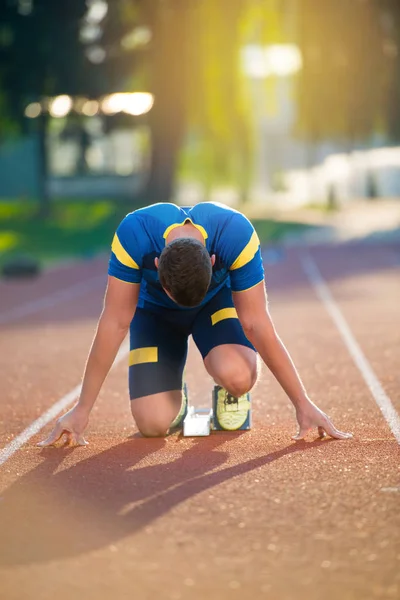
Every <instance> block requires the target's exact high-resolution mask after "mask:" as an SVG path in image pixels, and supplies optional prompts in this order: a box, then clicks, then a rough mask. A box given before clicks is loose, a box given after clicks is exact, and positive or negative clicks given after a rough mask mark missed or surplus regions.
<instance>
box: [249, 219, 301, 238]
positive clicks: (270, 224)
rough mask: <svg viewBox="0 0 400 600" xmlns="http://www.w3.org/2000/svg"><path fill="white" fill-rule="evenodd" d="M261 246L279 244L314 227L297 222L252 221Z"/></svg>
mask: <svg viewBox="0 0 400 600" xmlns="http://www.w3.org/2000/svg"><path fill="white" fill-rule="evenodd" d="M252 223H253V225H254V228H255V230H256V231H257V234H258V237H259V238H260V242H261V244H268V243H270V242H279V241H281V240H282V239H283V238H284V237H286V236H288V235H294V234H300V233H303V232H304V231H307V230H309V229H310V228H311V227H312V225H308V224H306V223H297V222H295V221H275V220H273V219H252Z"/></svg>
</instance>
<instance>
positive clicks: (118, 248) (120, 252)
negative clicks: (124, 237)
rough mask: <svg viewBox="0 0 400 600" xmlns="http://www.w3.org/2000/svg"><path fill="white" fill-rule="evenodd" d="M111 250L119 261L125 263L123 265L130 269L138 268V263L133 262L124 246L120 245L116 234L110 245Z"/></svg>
mask: <svg viewBox="0 0 400 600" xmlns="http://www.w3.org/2000/svg"><path fill="white" fill-rule="evenodd" d="M111 250H112V251H113V252H114V254H115V256H116V257H117V258H118V260H119V262H120V263H122V264H123V265H125V267H131V269H139V268H140V267H139V265H137V264H136V263H135V261H134V260H133V258H132V257H131V256H130V255H129V254H128V253H127V251H126V250H125V248H124V247H123V246H122V244H121V242H120V241H119V239H118V236H117V234H115V235H114V239H113V243H112V245H111Z"/></svg>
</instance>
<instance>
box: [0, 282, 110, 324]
mask: <svg viewBox="0 0 400 600" xmlns="http://www.w3.org/2000/svg"><path fill="white" fill-rule="evenodd" d="M100 283H102V284H104V287H105V284H106V278H105V276H104V275H97V276H96V277H91V278H90V279H87V280H86V281H84V282H79V283H75V284H74V285H71V286H70V287H67V288H64V289H63V290H59V291H57V292H54V293H53V294H49V295H48V296H44V297H43V298H38V299H37V300H32V302H26V303H25V304H22V305H21V306H16V307H15V308H11V309H10V310H7V311H5V312H3V313H0V325H4V323H9V322H10V321H15V320H16V319H22V318H23V317H27V316H28V315H32V314H34V313H36V312H39V311H41V310H44V309H46V308H52V307H53V306H55V305H56V304H60V303H61V302H66V301H67V300H73V299H75V298H78V297H79V296H83V294H86V292H89V291H90V290H91V289H92V288H95V287H96V286H97V285H99V284H100Z"/></svg>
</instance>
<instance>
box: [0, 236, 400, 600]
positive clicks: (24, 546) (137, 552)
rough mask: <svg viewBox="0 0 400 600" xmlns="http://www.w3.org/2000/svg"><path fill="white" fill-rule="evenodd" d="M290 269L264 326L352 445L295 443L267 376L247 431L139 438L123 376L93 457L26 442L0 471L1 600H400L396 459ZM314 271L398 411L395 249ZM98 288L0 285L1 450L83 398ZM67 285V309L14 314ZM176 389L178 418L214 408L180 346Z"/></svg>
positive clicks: (281, 400)
mask: <svg viewBox="0 0 400 600" xmlns="http://www.w3.org/2000/svg"><path fill="white" fill-rule="evenodd" d="M301 254H302V250H298V249H295V248H294V249H291V250H288V251H287V253H286V255H285V257H284V260H282V261H281V262H279V263H277V264H274V265H268V264H266V274H267V282H268V292H269V298H270V306H271V311H272V314H273V317H274V320H275V323H276V326H277V329H278V331H279V333H280V335H281V337H282V338H283V340H284V341H285V343H286V345H287V346H288V348H289V350H290V352H291V354H292V356H293V358H294V360H295V363H296V365H297V367H298V369H299V371H300V373H301V375H302V378H303V380H304V382H305V384H306V387H307V389H308V391H309V393H310V395H311V396H312V398H313V399H314V400H315V401H316V402H317V404H318V405H320V406H321V408H323V409H324V410H326V411H327V412H328V413H329V414H330V416H331V417H332V418H333V420H334V422H335V424H336V425H337V427H339V428H341V429H344V430H351V431H353V432H354V434H355V437H354V439H353V440H351V441H343V442H339V441H332V440H327V441H319V440H316V439H315V436H313V435H310V436H309V438H308V439H307V440H306V441H304V442H300V443H295V442H292V441H291V438H290V436H291V434H293V433H294V432H295V430H296V425H295V420H294V414H293V409H292V407H291V405H290V403H289V401H288V400H287V398H286V397H285V395H284V394H283V392H282V391H281V390H280V388H279V386H278V385H277V384H276V382H275V381H274V380H273V378H272V376H271V375H270V374H269V373H268V371H267V369H265V368H264V369H263V371H262V375H261V378H260V382H259V383H258V385H257V387H256V389H255V390H254V392H253V406H254V409H253V410H254V412H253V422H254V426H253V429H252V431H250V432H246V433H242V434H240V433H222V432H218V433H217V432H215V433H213V434H212V435H211V436H210V437H209V438H198V439H195V438H193V439H188V438H182V436H181V435H180V434H175V435H173V436H171V437H169V438H168V439H166V440H147V439H144V438H141V437H140V436H139V435H138V434H137V432H136V430H135V428H134V426H133V424H132V422H131V417H130V411H129V400H128V395H127V368H126V363H125V361H124V360H123V361H122V362H120V363H119V364H118V365H117V366H116V367H115V368H114V369H113V370H112V372H111V374H110V376H109V378H108V379H107V381H106V384H105V386H104V389H103V390H102V393H101V395H100V398H99V401H98V403H97V404H96V406H95V409H94V411H93V416H92V419H91V422H90V426H89V430H88V439H89V441H90V446H89V447H87V448H76V449H45V450H41V449H38V448H37V447H36V446H35V443H36V442H37V441H38V440H39V439H41V437H42V436H41V435H40V434H37V435H34V436H33V437H32V438H31V439H30V440H29V441H28V442H27V443H26V444H25V445H23V446H22V447H21V448H20V449H18V450H17V451H16V452H15V453H14V454H13V455H12V456H11V457H10V458H9V459H8V460H7V461H6V462H4V464H3V465H2V466H1V467H0V532H1V537H0V539H1V541H0V581H1V593H0V597H1V598H4V600H30V599H34V598H35V599H37V598H40V599H43V600H46V599H50V598H51V599H52V600H53V599H54V597H55V596H56V597H57V599H58V600H60V599H64V598H65V599H70V598H71V597H73V595H74V594H77V593H78V594H83V595H84V597H85V599H86V600H91V599H96V600H103V599H104V600H105V599H107V600H108V599H109V598H114V599H120V598H121V599H124V598H130V599H131V598H135V599H136V598H140V599H147V598H149V599H150V598H151V599H153V598H162V599H164V598H165V599H171V600H179V599H180V598H182V599H183V598H185V599H186V598H189V599H192V598H193V599H199V600H200V599H203V598H205V597H208V598H210V599H211V598H215V599H221V600H225V599H228V598H229V599H232V600H235V598H243V597H249V598H266V599H273V600H275V599H279V600H291V599H292V598H296V599H298V598H300V599H303V598H304V599H307V600H308V599H311V600H314V599H315V600H320V599H321V598H324V600H336V599H337V598H341V599H343V600H350V599H352V600H353V599H354V600H355V599H357V600H358V599H362V600H367V599H369V598H371V599H372V598H393V599H395V598H399V596H400V544H399V539H400V536H399V533H400V502H399V501H400V484H399V445H398V443H397V442H396V439H395V437H394V435H393V432H392V431H391V430H390V428H389V426H388V424H387V422H386V420H385V419H384V417H383V415H382V413H381V411H380V410H379V408H378V406H377V404H376V402H375V400H374V398H373V396H372V395H371V392H370V390H369V388H368V387H367V385H366V383H365V381H364V379H363V377H362V374H361V373H360V370H359V369H358V368H357V366H356V365H355V363H354V361H353V359H352V358H351V356H350V354H349V351H348V348H347V346H346V344H345V343H344V341H343V338H342V336H341V334H340V332H339V330H338V328H337V326H336V325H335V323H334V322H333V320H332V318H331V316H330V314H328V312H327V310H326V307H325V305H324V304H323V303H322V302H321V300H320V299H319V297H318V296H317V295H316V292H315V289H314V288H313V287H312V285H311V284H310V281H309V279H308V278H307V276H306V274H305V272H304V269H303V266H302V261H301ZM311 255H312V260H313V261H315V264H316V265H317V267H318V269H319V271H320V273H321V274H322V276H323V278H324V280H325V282H326V283H327V284H328V286H329V290H330V292H331V293H332V295H333V298H334V301H335V302H336V305H337V307H338V308H339V310H340V311H341V314H342V315H343V317H344V318H345V320H346V322H347V324H348V326H349V327H350V330H351V333H352V335H353V336H354V338H355V340H356V342H357V343H358V344H359V346H360V348H361V350H362V352H363V354H364V356H365V358H366V359H367V361H368V364H369V365H370V367H371V368H372V370H373V372H374V373H375V375H376V377H377V378H378V380H379V382H380V384H381V385H382V387H383V389H384V391H385V393H386V395H387V396H388V398H389V399H390V401H391V403H392V405H393V407H394V408H395V409H396V410H397V412H399V411H400V385H399V384H400V380H399V372H400V371H399V355H400V327H399V322H400V318H399V317H400V315H399V307H398V305H399V302H398V298H399V297H400V293H399V292H400V289H399V287H400V286H399V273H398V264H399V262H400V261H399V257H400V249H399V247H398V246H395V245H377V244H375V245H363V244H348V245H343V246H338V247H320V248H314V249H312V250H311ZM104 272H105V263H104V262H103V261H102V260H97V261H94V262H93V263H92V264H91V263H85V264H82V265H76V266H69V267H64V268H63V269H61V270H60V271H57V270H56V271H52V272H50V273H48V274H46V275H44V276H42V277H41V278H40V279H38V280H36V281H33V282H29V283H5V282H3V283H0V323H1V324H0V356H1V363H0V383H1V404H0V440H1V444H0V447H2V448H4V447H6V446H7V444H9V443H10V442H11V441H12V440H13V439H15V438H16V436H18V434H20V433H21V431H23V430H24V429H25V428H27V427H29V426H30V424H31V423H32V422H33V421H34V420H35V419H37V418H38V417H39V416H40V415H41V414H43V413H44V412H45V411H46V410H47V409H48V408H50V407H51V406H52V405H53V404H54V403H55V402H56V401H57V400H59V399H60V398H62V397H63V396H65V394H67V393H68V392H69V391H70V390H71V389H73V388H74V387H75V386H76V385H77V384H78V383H79V381H80V377H81V373H82V368H83V364H84V361H85V359H86V355H87V351H88V348H89V345H90V342H91V339H92V336H93V333H94V328H95V325H96V320H97V317H98V315H99V311H100V308H101V300H102V294H103V291H104V283H103V281H102V279H101V276H102V274H103V273H104ZM92 277H100V279H96V280H93V281H92V283H89V285H88V286H87V287H88V289H86V288H85V289H81V288H80V287H79V285H80V284H81V283H82V282H83V283H85V285H87V283H88V280H90V278H92ZM104 281H105V279H104ZM71 286H75V287H74V289H75V292H74V293H73V294H72V297H68V295H67V297H65V296H61V299H60V298H59V297H58V300H57V297H56V300H57V301H54V302H53V304H52V306H49V305H47V307H45V308H43V310H39V309H37V310H36V311H33V312H32V309H30V311H31V312H29V310H28V312H26V306H27V305H28V304H29V303H31V302H32V301H35V302H37V301H39V300H40V299H41V298H43V297H46V298H48V297H49V295H52V294H53V296H52V297H53V300H54V294H55V293H57V292H58V291H59V290H61V289H64V288H67V287H68V288H71ZM77 286H78V287H77ZM89 288H90V289H89ZM79 290H80V291H79ZM74 294H75V296H74ZM23 306H25V309H22V312H21V310H20V316H19V317H18V318H16V317H14V318H13V319H12V320H9V319H8V320H7V319H6V320H5V321H1V315H3V316H4V315H5V314H7V313H8V315H10V311H14V315H15V314H16V313H15V310H16V309H18V308H21V307H23ZM24 310H25V313H24ZM12 314H13V313H11V316H12ZM187 381H188V387H189V393H190V400H191V402H192V403H194V404H196V405H199V406H200V405H209V404H210V403H211V388H212V382H211V380H210V379H209V378H208V376H206V375H205V372H204V370H203V367H202V365H201V361H200V358H199V355H198V353H197V351H196V350H195V348H193V347H192V348H191V352H190V356H189V364H188V368H187ZM49 427H50V426H47V427H46V431H47V430H48V429H49Z"/></svg>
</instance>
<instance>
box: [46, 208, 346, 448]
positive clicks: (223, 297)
mask: <svg viewBox="0 0 400 600" xmlns="http://www.w3.org/2000/svg"><path fill="white" fill-rule="evenodd" d="M108 275H109V277H108V285H107V291H106V295H105V301H104V308H103V311H102V314H101V316H100V320H99V323H98V327H97V331H96V335H95V338H94V341H93V344H92V347H91V350H90V353H89V357H88V361H87V364H86V368H85V373H84V377H83V385H82V391H81V394H80V398H79V400H78V402H77V404H76V405H75V406H74V407H73V408H72V409H71V410H70V411H69V412H68V413H66V414H65V415H64V416H63V417H61V418H60V419H59V420H58V421H57V423H56V426H55V428H54V430H53V432H52V433H51V434H50V436H49V437H48V438H47V439H46V440H45V441H43V442H41V444H40V445H42V446H48V445H51V444H54V443H55V442H56V441H58V440H60V439H61V438H62V439H63V440H64V441H66V443H68V444H70V443H74V444H82V445H84V444H86V441H85V439H84V437H83V433H84V430H85V428H86V426H87V423H88V420H89V414H90V411H91V409H92V407H93V405H94V403H95V401H96V398H97V396H98V394H99V391H100V388H101V386H102V384H103V381H104V379H105V377H106V376H107V374H108V372H109V370H110V368H111V366H112V363H113V361H114V359H115V356H116V354H117V351H118V349H119V347H120V345H121V343H122V341H123V339H124V338H125V336H126V334H127V332H128V330H129V329H130V344H131V345H130V360H129V391H130V398H131V409H132V415H133V418H134V420H135V422H136V425H137V427H138V429H139V430H140V431H141V433H142V434H143V435H144V436H165V435H167V433H168V432H169V430H170V429H171V427H172V426H174V425H176V424H179V420H182V416H183V414H184V409H185V405H186V398H185V394H182V374H183V369H184V365H185V361H186V355H187V342H188V337H189V335H190V334H191V335H192V336H193V339H194V342H195V343H196V345H197V347H198V349H199V350H200V352H201V354H202V357H203V360H204V366H205V368H206V370H207V371H208V373H209V374H210V375H211V377H212V378H213V379H214V381H215V382H216V384H217V385H218V386H221V387H222V388H223V390H224V391H225V390H226V394H227V396H226V397H228V398H230V399H231V400H232V398H233V399H236V400H237V402H236V409H237V410H236V413H237V415H236V417H237V419H238V423H237V424H238V425H239V426H240V422H243V419H245V418H246V417H247V413H246V411H248V402H241V398H242V397H245V398H246V397H247V393H248V392H249V390H251V388H252V387H253V386H254V384H255V382H256V380H257V353H258V354H259V355H260V356H261V358H262V359H263V361H264V362H265V364H266V365H267V366H268V367H269V369H270V370H271V371H272V373H273V374H274V376H275V377H276V379H277V380H278V382H279V383H280V384H281V386H282V388H283V389H284V390H285V392H286V394H287V395H288V397H289V398H290V400H291V402H292V403H293V405H294V407H295V410H296V417H297V421H298V424H299V431H298V434H297V435H296V436H294V439H296V440H299V439H302V438H303V437H304V436H305V434H306V433H307V431H309V430H310V429H311V428H314V427H315V428H318V432H319V434H320V435H321V436H323V435H325V434H328V435H330V436H332V437H335V438H339V439H344V438H349V437H351V434H348V433H343V432H341V431H338V430H337V429H336V428H335V427H334V426H333V424H332V423H331V421H330V420H329V418H328V417H327V416H326V415H325V414H324V413H323V412H322V411H321V410H320V409H319V408H318V407H317V406H316V405H315V404H313V403H312V402H311V400H310V399H309V398H308V396H307V393H306V391H305V389H304V387H303V384H302V382H301V380H300V378H299V375H298V374H297V371H296V368H295V366H294V365H293V362H292V360H291V358H290V356H289V354H288V352H287V350H286V348H285V346H284V345H283V343H282V341H281V340H280V338H279V336H278V334H277V332H276V331H275V328H274V325H273V323H272V320H271V317H270V314H269V312H268V306H267V298H266V291H265V285H264V271H263V265H262V260H261V252H260V243H259V240H258V237H257V234H256V232H255V231H254V228H253V226H252V225H251V223H250V222H249V221H248V219H246V217H244V216H243V215H242V214H241V213H240V212H238V211H235V210H233V209H231V208H228V207H226V206H223V205H220V204H214V203H209V202H206V203H202V204H197V205H196V206H193V207H187V208H182V207H178V206H175V205H174V204H168V203H161V204H155V205H152V206H148V207H146V208H142V209H140V210H136V211H134V212H132V213H130V214H128V215H127V216H126V217H125V219H124V220H123V221H122V222H121V224H120V225H119V227H118V229H117V232H116V234H115V236H114V240H113V243H112V253H111V258H110V262H109V270H108ZM228 394H229V396H228ZM221 410H222V412H223V409H221ZM228 413H229V411H227V416H226V418H227V421H226V423H227V425H228V426H227V428H230V429H232V428H234V427H232V422H231V421H229V419H231V418H232V415H229V414H228ZM236 417H235V418H236ZM223 419H224V415H223V414H220V415H219V420H220V422H221V424H222V425H224V421H223ZM63 436H65V437H63Z"/></svg>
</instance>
